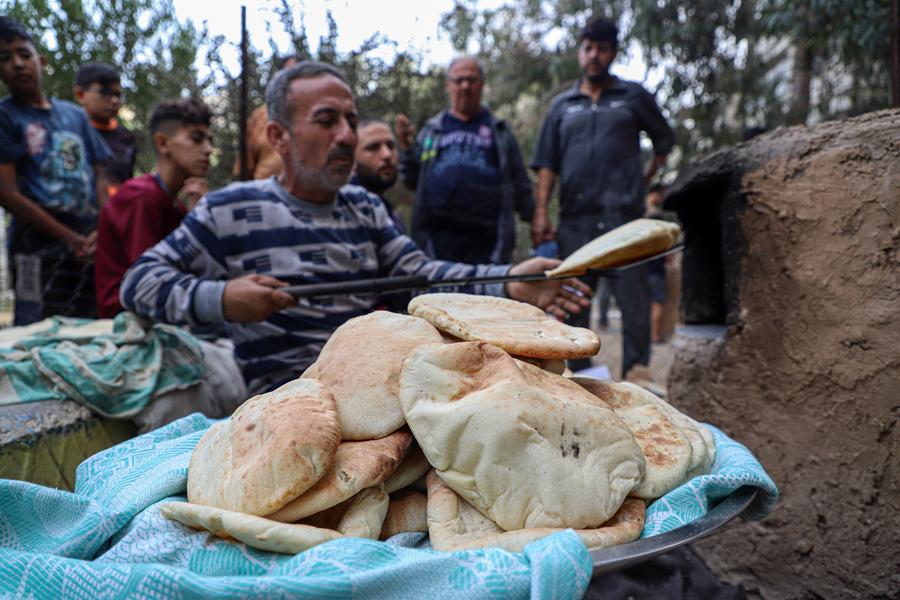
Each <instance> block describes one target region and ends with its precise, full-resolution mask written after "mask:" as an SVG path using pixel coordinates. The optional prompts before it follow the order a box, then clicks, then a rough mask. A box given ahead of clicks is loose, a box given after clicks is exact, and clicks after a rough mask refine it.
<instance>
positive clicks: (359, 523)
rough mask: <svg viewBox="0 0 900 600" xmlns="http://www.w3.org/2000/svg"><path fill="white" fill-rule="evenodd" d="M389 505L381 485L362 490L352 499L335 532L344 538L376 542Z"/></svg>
mask: <svg viewBox="0 0 900 600" xmlns="http://www.w3.org/2000/svg"><path fill="white" fill-rule="evenodd" d="M389 503H390V499H389V497H388V495H387V494H385V493H384V486H383V485H379V486H376V487H371V488H366V489H364V490H363V491H361V492H360V493H358V494H357V495H356V496H354V497H353V501H352V502H350V505H349V506H348V507H347V512H345V513H344V516H342V517H341V520H340V522H339V523H338V526H337V530H338V531H339V532H340V533H341V534H343V535H344V536H345V537H355V538H366V539H369V540H377V539H378V535H379V534H380V533H381V526H382V525H383V524H384V517H385V515H387V511H388V505H389Z"/></svg>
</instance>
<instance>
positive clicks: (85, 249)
mask: <svg viewBox="0 0 900 600" xmlns="http://www.w3.org/2000/svg"><path fill="white" fill-rule="evenodd" d="M65 242H66V246H67V247H68V248H69V251H70V252H72V254H74V255H75V258H77V259H79V260H88V259H89V258H90V257H92V256H93V255H94V251H95V250H96V249H97V230H96V229H95V230H94V231H92V232H90V233H89V234H87V235H86V236H85V235H79V234H77V233H75V232H74V231H71V232H70V235H68V236H66V238H65Z"/></svg>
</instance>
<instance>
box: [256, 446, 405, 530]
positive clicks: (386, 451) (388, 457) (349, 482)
mask: <svg viewBox="0 0 900 600" xmlns="http://www.w3.org/2000/svg"><path fill="white" fill-rule="evenodd" d="M412 441H413V437H412V434H411V433H410V432H409V430H408V429H406V428H403V429H401V430H400V431H395V432H394V433H392V434H390V435H388V436H385V437H383V438H381V439H378V440H366V441H361V442H341V445H340V446H338V449H337V452H336V453H335V455H334V460H333V461H332V463H331V467H330V468H329V469H328V472H327V473H325V475H324V476H323V477H322V478H321V479H320V480H319V481H318V482H316V484H315V485H314V486H313V487H311V488H310V489H309V490H307V491H306V492H305V493H303V494H301V495H300V496H297V497H296V498H294V499H293V500H291V501H290V502H288V503H287V504H285V505H284V506H283V507H281V508H280V509H279V510H277V511H275V512H274V513H272V514H270V515H268V518H270V519H272V520H273V521H281V522H282V523H293V522H295V521H299V520H300V519H303V518H305V517H308V516H310V515H314V514H316V513H318V512H321V511H323V510H325V509H328V508H331V507H332V506H335V505H336V504H340V503H341V502H343V501H344V500H346V499H347V498H350V497H352V496H355V495H356V494H358V493H359V492H360V491H362V490H364V489H366V488H370V487H374V486H377V485H379V484H380V483H382V482H383V481H385V480H386V479H387V478H388V477H390V476H391V475H392V474H393V473H394V471H396V470H397V467H398V465H400V463H401V461H402V460H403V458H404V457H405V456H406V452H407V450H408V449H409V446H410V444H412Z"/></svg>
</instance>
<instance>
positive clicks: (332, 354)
mask: <svg viewBox="0 0 900 600" xmlns="http://www.w3.org/2000/svg"><path fill="white" fill-rule="evenodd" d="M439 341H441V334H440V333H439V332H438V331H437V330H436V329H435V328H434V327H432V326H431V324H429V323H428V322H427V321H425V320H424V319H419V318H416V317H407V316H405V315H398V314H394V313H390V312H386V311H383V310H379V311H375V312H373V313H370V314H368V315H364V316H362V317H356V318H355V319H350V320H349V321H347V322H346V323H344V324H343V325H341V326H340V327H338V328H337V329H336V330H335V332H334V333H333V334H332V335H331V337H330V338H328V341H327V342H326V343H325V346H324V347H323V348H322V352H321V353H319V357H318V358H317V359H316V362H315V363H313V365H312V366H310V367H309V368H308V369H307V370H306V372H305V373H303V375H302V377H303V378H304V379H307V378H309V379H317V380H319V381H321V382H322V383H323V384H325V385H326V386H327V387H328V389H329V390H331V392H332V393H333V394H334V400H335V403H336V404H337V410H338V417H339V418H340V420H341V434H342V436H343V439H345V440H372V439H377V438H382V437H384V436H386V435H388V434H389V433H391V432H393V431H396V430H397V429H399V428H400V427H402V426H403V423H404V421H403V411H402V410H400V403H399V401H398V400H397V395H398V394H399V384H398V383H397V379H398V378H399V376H400V364H401V363H402V362H403V359H404V358H406V355H407V354H409V352H410V350H412V349H413V348H415V347H416V346H418V345H420V344H425V343H434V342H439Z"/></svg>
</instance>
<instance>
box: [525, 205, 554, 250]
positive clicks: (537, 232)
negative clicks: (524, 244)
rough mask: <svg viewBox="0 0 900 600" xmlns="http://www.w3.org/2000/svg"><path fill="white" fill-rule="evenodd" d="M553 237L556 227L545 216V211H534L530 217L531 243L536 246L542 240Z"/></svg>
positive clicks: (542, 241)
mask: <svg viewBox="0 0 900 600" xmlns="http://www.w3.org/2000/svg"><path fill="white" fill-rule="evenodd" d="M555 238H556V228H555V227H554V226H553V222H552V221H550V219H549V218H548V217H547V213H545V212H538V211H534V216H533V217H532V218H531V245H532V246H534V247H535V248H537V247H538V246H540V245H541V244H543V243H544V242H549V241H551V240H553V239H555Z"/></svg>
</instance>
